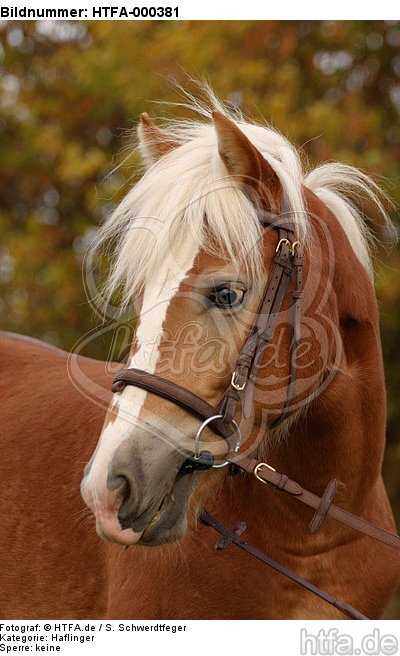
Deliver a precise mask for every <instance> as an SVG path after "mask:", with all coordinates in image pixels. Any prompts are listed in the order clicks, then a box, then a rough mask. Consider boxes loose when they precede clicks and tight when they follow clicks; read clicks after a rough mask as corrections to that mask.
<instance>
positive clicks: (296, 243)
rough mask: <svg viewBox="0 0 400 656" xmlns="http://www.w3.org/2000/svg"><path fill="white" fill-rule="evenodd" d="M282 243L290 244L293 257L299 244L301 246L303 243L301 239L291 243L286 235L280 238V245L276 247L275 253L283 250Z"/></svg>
mask: <svg viewBox="0 0 400 656" xmlns="http://www.w3.org/2000/svg"><path fill="white" fill-rule="evenodd" d="M282 244H285V245H286V246H288V248H289V251H290V254H291V256H292V257H294V256H295V253H296V248H298V247H299V246H301V243H300V242H299V241H294V242H293V243H292V244H291V243H290V241H289V239H286V237H285V238H284V239H280V240H279V242H278V246H277V247H276V249H275V253H279V251H280V250H281V246H282Z"/></svg>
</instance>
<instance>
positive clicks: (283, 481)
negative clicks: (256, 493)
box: [226, 453, 400, 551]
mask: <svg viewBox="0 0 400 656" xmlns="http://www.w3.org/2000/svg"><path fill="white" fill-rule="evenodd" d="M226 459H227V460H229V461H230V462H231V463H233V464H235V465H236V466H237V467H239V468H240V469H242V470H244V471H245V472H247V473H248V474H254V475H255V476H256V478H257V479H258V480H259V481H261V482H263V483H270V484H271V485H273V486H274V487H276V488H277V489H278V490H281V491H283V492H286V493H287V494H290V495H291V496H294V497H295V498H296V499H298V500H299V501H301V502H302V503H305V504H306V505H307V506H310V507H311V508H315V509H316V510H317V513H316V514H315V515H314V518H313V520H312V522H311V526H310V530H311V532H312V533H313V532H315V530H316V529H318V528H319V527H320V525H321V523H322V520H323V519H324V517H325V516H326V517H330V518H331V519H334V520H335V521H336V522H339V523H340V524H345V525H346V526H349V527H350V528H353V529H354V530H355V531H358V532H359V533H364V534H365V535H369V537H371V538H373V539H374V540H378V541H379V542H383V543H384V544H387V545H388V546H389V547H393V549H396V550H397V551H400V537H399V536H398V535H395V534H393V533H389V531H386V530H385V529H383V528H380V527H379V526H376V525H375V524H371V522H368V521H367V520H366V519H362V518H361V517H358V516H357V515H353V513H351V512H349V511H348V510H344V508H340V507H339V506H336V505H335V504H333V503H332V498H333V495H332V493H333V491H334V490H333V489H332V487H333V484H332V481H331V482H330V483H329V484H328V488H327V490H325V493H324V495H323V496H322V498H321V497H319V496H318V495H317V494H314V493H313V492H309V491H308V490H306V489H305V488H303V487H301V485H300V484H299V483H296V481H292V480H291V479H290V478H288V477H287V476H286V475H285V474H280V473H279V472H277V471H275V470H274V469H273V468H272V467H270V466H269V465H268V464H267V463H264V462H260V461H258V460H255V459H254V458H246V457H244V456H241V455H240V454H236V453H229V454H228V455H227V456H226ZM315 527H316V528H315ZM314 528H315V530H313V529H314Z"/></svg>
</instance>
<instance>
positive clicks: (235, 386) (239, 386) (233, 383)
mask: <svg viewBox="0 0 400 656" xmlns="http://www.w3.org/2000/svg"><path fill="white" fill-rule="evenodd" d="M235 378H236V371H234V372H233V374H232V378H231V385H232V387H234V388H235V390H237V391H238V392H241V391H242V390H244V388H245V387H246V383H247V380H245V381H244V383H242V385H239V383H236V382H235Z"/></svg>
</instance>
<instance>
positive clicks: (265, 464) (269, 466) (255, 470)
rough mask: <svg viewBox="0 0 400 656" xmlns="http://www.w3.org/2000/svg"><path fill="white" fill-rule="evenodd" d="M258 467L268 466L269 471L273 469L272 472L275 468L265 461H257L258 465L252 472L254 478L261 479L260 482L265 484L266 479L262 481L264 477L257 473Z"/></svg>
mask: <svg viewBox="0 0 400 656" xmlns="http://www.w3.org/2000/svg"><path fill="white" fill-rule="evenodd" d="M260 467H268V469H270V470H271V471H274V472H276V469H274V468H273V467H271V465H269V464H268V463H267V462H259V463H258V465H257V466H256V467H255V468H254V471H253V474H254V476H255V477H256V479H257V480H258V481H261V483H265V485H267V483H268V481H264V479H263V478H261V476H260V475H259V473H258V470H259V469H260Z"/></svg>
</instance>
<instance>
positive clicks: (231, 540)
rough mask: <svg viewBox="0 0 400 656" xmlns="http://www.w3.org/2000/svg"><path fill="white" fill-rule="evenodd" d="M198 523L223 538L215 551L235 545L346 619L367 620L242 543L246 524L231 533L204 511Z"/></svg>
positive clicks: (351, 608) (250, 546)
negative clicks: (208, 527)
mask: <svg viewBox="0 0 400 656" xmlns="http://www.w3.org/2000/svg"><path fill="white" fill-rule="evenodd" d="M200 521H201V522H202V523H203V524H206V526H211V527H212V528H213V529H215V530H216V531H218V533H220V534H221V535H223V536H224V539H223V540H220V541H219V542H217V544H216V545H215V547H216V549H218V550H220V549H221V548H222V549H224V548H226V547H227V546H229V545H230V544H235V545H236V546H237V547H239V549H243V551H246V552H247V553H248V554H250V555H251V556H254V557H255V558H257V560H260V561H261V562H262V563H264V564H265V565H268V567H271V568H272V569H274V570H275V571H276V572H279V573H280V574H283V576H286V578H288V579H290V580H291V581H295V583H298V584H299V585H301V586H302V587H303V588H305V589H306V590H309V592H312V593H313V594H315V595H316V596H317V597H319V598H320V599H323V600H324V601H326V602H327V603H328V604H330V605H331V606H334V607H335V608H337V609H338V610H340V611H341V612H342V613H344V614H345V615H347V616H348V617H351V618H352V619H354V620H367V619H368V617H366V616H365V615H363V614H362V613H360V611H358V610H356V609H355V608H353V606H350V604H346V603H345V602H344V601H339V600H338V599H334V597H331V596H330V595H329V594H327V593H326V592H324V591H323V590H320V589H319V588H317V587H316V586H315V585H313V584H312V583H309V582H308V581H306V580H305V579H303V578H301V576H298V575H297V574H295V573H294V572H292V571H291V570H290V569H287V568H286V567H284V566H283V565H280V564H279V563H277V562H276V560H272V558H269V556H266V555H265V554H263V553H262V552H261V551H259V550H258V549H256V548H255V547H253V546H252V545H250V544H248V542H243V540H241V539H240V535H241V533H243V530H244V528H245V527H246V524H244V522H241V523H240V524H239V525H238V526H237V527H236V528H235V529H233V530H232V531H231V530H229V529H227V528H225V526H223V524H221V523H220V522H219V521H218V520H217V519H215V517H213V516H212V515H210V513H208V512H207V511H206V510H202V512H201V514H200Z"/></svg>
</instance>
